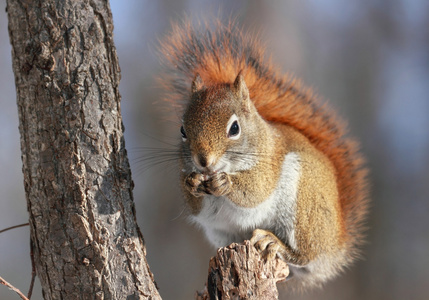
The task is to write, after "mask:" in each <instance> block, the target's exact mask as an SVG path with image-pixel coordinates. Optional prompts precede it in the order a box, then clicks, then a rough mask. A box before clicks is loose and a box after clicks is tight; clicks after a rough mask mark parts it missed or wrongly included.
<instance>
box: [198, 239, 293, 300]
mask: <svg viewBox="0 0 429 300" xmlns="http://www.w3.org/2000/svg"><path fill="white" fill-rule="evenodd" d="M288 274H289V268H288V266H287V264H286V263H285V262H284V261H282V260H281V259H279V258H277V259H275V260H272V261H266V262H265V261H264V260H263V259H261V256H260V255H259V253H258V251H257V250H256V249H255V247H253V246H252V245H251V244H250V242H249V241H245V242H244V243H243V244H235V243H234V244H231V245H230V246H228V247H224V248H220V249H218V251H217V255H216V256H215V257H212V258H211V260H210V264H209V274H208V280H207V284H206V289H205V290H204V291H203V292H201V293H197V296H196V299H197V300H206V299H211V300H215V299H254V300H261V299H262V300H263V299H277V298H278V291H277V286H276V284H277V282H280V281H283V280H285V279H286V277H287V276H288Z"/></svg>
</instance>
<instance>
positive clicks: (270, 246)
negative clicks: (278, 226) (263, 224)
mask: <svg viewBox="0 0 429 300" xmlns="http://www.w3.org/2000/svg"><path fill="white" fill-rule="evenodd" d="M250 242H251V243H252V245H253V246H255V248H256V249H257V250H258V251H259V253H260V254H261V255H262V258H264V259H265V260H273V259H275V258H276V256H277V255H278V254H280V253H281V250H282V249H283V248H284V247H285V246H284V244H283V242H282V241H280V240H279V238H278V237H277V236H275V235H274V234H273V233H271V232H269V231H267V230H263V229H255V230H254V231H253V234H252V238H251V239H250Z"/></svg>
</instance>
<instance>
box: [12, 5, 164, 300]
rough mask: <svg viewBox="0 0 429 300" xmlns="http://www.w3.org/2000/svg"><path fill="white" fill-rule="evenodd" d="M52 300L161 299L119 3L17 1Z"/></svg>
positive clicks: (27, 159)
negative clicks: (131, 145)
mask: <svg viewBox="0 0 429 300" xmlns="http://www.w3.org/2000/svg"><path fill="white" fill-rule="evenodd" d="M7 13H8V19H9V36H10V42H11V44H12V62H13V71H14V74H15V84H16V93H17V102H18V112H19V130H20V135H21V151H22V163H23V173H24V185H25V192H26V198H27V206H28V212H29V222H30V232H31V240H32V242H33V243H34V260H35V262H36V269H37V274H38V275H39V278H40V281H41V284H42V288H43V294H44V297H45V299H64V298H67V299H74V298H82V297H83V298H85V299H118V298H125V297H127V299H149V298H150V299H159V298H160V297H159V294H158V291H157V288H156V286H155V283H154V280H153V276H152V273H151V272H150V270H149V268H148V265H147V262H146V257H145V254H146V253H145V252H146V251H145V246H144V241H143V237H142V235H141V233H140V230H139V228H138V226H137V223H136V219H135V210H134V203H133V198H132V189H133V183H132V180H131V173H130V168H129V163H128V158H127V153H126V150H125V144H124V138H123V125H122V118H121V109H120V95H119V90H118V85H119V80H120V69H119V64H118V60H117V55H116V49H115V46H114V43H113V23H112V15H111V12H110V7H109V3H108V2H107V1H102V0H91V1H85V0H76V1H61V0H46V1H43V0H38V1H17V0H8V1H7Z"/></svg>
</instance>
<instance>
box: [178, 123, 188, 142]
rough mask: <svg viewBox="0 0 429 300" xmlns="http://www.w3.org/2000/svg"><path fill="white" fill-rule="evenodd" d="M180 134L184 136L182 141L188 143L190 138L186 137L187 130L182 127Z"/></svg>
mask: <svg viewBox="0 0 429 300" xmlns="http://www.w3.org/2000/svg"><path fill="white" fill-rule="evenodd" d="M180 133H181V134H182V140H183V141H186V139H187V138H188V137H187V136H186V132H185V128H183V126H182V127H180Z"/></svg>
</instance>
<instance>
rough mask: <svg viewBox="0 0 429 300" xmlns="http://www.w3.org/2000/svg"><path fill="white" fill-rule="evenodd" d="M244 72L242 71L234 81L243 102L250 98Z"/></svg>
mask: <svg viewBox="0 0 429 300" xmlns="http://www.w3.org/2000/svg"><path fill="white" fill-rule="evenodd" d="M242 73H243V71H240V72H239V73H238V75H237V78H235V81H234V89H235V91H236V92H237V94H238V95H239V97H241V99H243V100H247V98H249V90H248V89H247V85H246V82H245V81H244V76H243V74H242Z"/></svg>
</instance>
